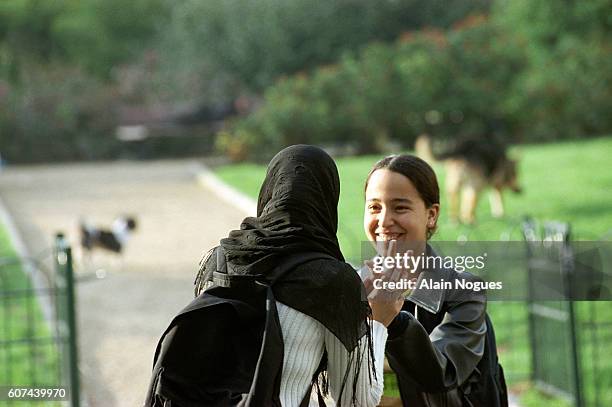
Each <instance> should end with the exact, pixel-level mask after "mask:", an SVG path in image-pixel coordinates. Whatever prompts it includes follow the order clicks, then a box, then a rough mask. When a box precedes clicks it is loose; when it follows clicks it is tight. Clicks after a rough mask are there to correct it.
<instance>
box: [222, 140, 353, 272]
mask: <svg viewBox="0 0 612 407" xmlns="http://www.w3.org/2000/svg"><path fill="white" fill-rule="evenodd" d="M339 196H340V180H339V177H338V170H337V169H336V164H335V163H334V161H333V160H332V159H331V157H330V156H329V155H327V153H325V152H324V151H323V150H321V149H320V148H317V147H314V146H307V145H295V146H291V147H288V148H285V149H284V150H282V151H281V152H279V153H278V154H276V156H275V157H274V158H273V159H272V161H271V162H270V164H269V165H268V170H267V173H266V178H265V180H264V182H263V184H262V186H261V190H260V191H259V199H258V200H257V217H256V218H246V219H245V220H244V221H243V222H242V224H241V225H240V230H234V231H232V232H231V233H230V234H229V236H228V237H227V238H225V239H222V240H221V247H222V248H223V250H224V252H225V254H226V258H227V262H228V264H229V265H230V267H231V270H229V271H230V272H231V273H236V274H266V273H267V272H268V271H270V270H271V269H272V268H273V267H274V265H276V263H277V262H278V260H279V259H280V258H282V257H283V256H286V255H287V254H289V253H295V252H300V251H304V252H306V251H308V252H321V253H325V254H328V255H330V256H332V257H335V258H336V259H338V260H340V261H343V260H344V257H343V256H342V253H341V252H340V246H339V245H338V239H337V238H336V232H337V230H338V210H337V207H338V198H339Z"/></svg>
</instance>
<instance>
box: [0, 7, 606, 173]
mask: <svg viewBox="0 0 612 407" xmlns="http://www.w3.org/2000/svg"><path fill="white" fill-rule="evenodd" d="M611 3H612V1H611V0H590V1H588V2H577V1H558V0H539V1H537V2H534V1H528V0H512V1H509V0H406V1H400V0H395V1H393V0H380V1H369V0H338V1H333V2H329V1H322V0H316V1H312V0H284V1H280V0H258V1H247V0H226V1H223V2H212V1H206V2H202V1H196V0H175V1H170V0H133V1H131V2H124V1H120V0H57V1H54V2H49V1H45V0H10V1H3V2H0V154H2V157H3V159H5V160H8V161H9V162H41V161H58V160H89V159H109V158H117V157H132V158H149V157H164V156H180V155H190V154H191V155H193V154H200V153H204V152H210V151H212V148H213V144H214V145H215V146H216V148H217V149H218V151H220V152H223V153H225V154H226V155H228V156H229V157H231V158H232V159H234V160H242V159H267V158H269V157H270V156H271V155H272V154H273V153H274V152H275V151H278V150H279V149H280V148H282V147H283V146H285V145H287V144H291V143H296V142H302V143H316V144H321V145H328V146H334V147H337V148H339V149H343V151H348V152H352V153H376V152H379V151H381V150H383V149H385V148H387V147H388V146H389V145H397V146H400V147H403V146H411V145H412V143H413V141H414V139H415V138H416V137H417V136H418V135H419V134H421V133H423V132H428V133H430V134H432V135H434V136H435V137H437V138H440V139H442V140H444V139H452V138H455V137H460V136H478V137H483V138H488V137H495V138H501V139H503V140H505V141H506V142H508V143H515V142H528V141H549V140H556V139H562V138H581V137H589V136H598V135H603V134H609V133H611V132H612V118H611V117H612V116H610V114H609V112H610V111H611V110H612V95H611V90H612V86H611V85H610V81H611V79H612V66H611V65H612V58H610V57H611V52H610V48H611V46H610V44H612V41H610V39H611V38H610V33H611V30H610V28H611V27H610V26H611V24H612V19H611V18H610V13H609V10H611V9H612V4H611ZM240 100H242V101H244V100H246V101H247V103H246V107H244V106H243V107H242V108H237V109H234V110H232V109H225V110H224V111H227V112H230V111H231V112H232V113H239V114H237V115H233V117H231V118H229V119H227V120H225V121H224V124H223V125H221V126H219V125H210V126H204V127H200V128H197V129H196V128H192V127H187V128H184V129H183V130H182V131H181V132H180V137H170V136H169V135H168V137H163V136H164V135H166V130H165V129H167V128H169V127H168V126H158V127H160V128H161V130H160V131H158V132H157V133H156V134H157V135H158V136H160V137H156V138H155V140H149V141H147V140H144V141H139V142H138V143H134V142H131V143H130V142H125V141H124V142H121V141H120V140H118V138H117V137H116V129H117V127H118V126H120V125H125V124H130V125H134V124H138V121H137V120H134V119H133V118H132V119H130V117H129V115H126V114H125V112H126V111H128V110H129V109H130V108H132V109H134V108H139V109H141V110H143V111H151V110H155V111H157V112H165V113H163V114H161V116H162V117H166V122H164V120H162V119H159V116H160V115H159V114H158V115H157V119H156V120H157V124H158V125H159V122H160V121H161V122H162V124H163V123H165V124H167V122H172V123H173V119H172V117H175V116H176V115H174V114H175V113H176V112H181V111H182V112H184V111H186V110H188V109H187V108H186V107H192V108H193V109H195V110H196V111H197V109H200V111H201V110H202V108H206V109H208V110H206V111H221V110H223V109H220V108H218V107H220V106H221V107H222V106H224V105H235V104H236V102H237V101H240ZM243 104H244V103H243ZM193 109H192V110H193ZM215 109H216V110H215ZM173 115H174V116H173ZM144 116H146V115H144ZM126 117H127V118H126ZM194 117H195V116H194ZM141 121H142V122H143V123H141V124H145V125H146V124H147V123H146V121H147V120H146V119H142V115H141ZM192 121H193V120H192ZM168 134H172V135H176V132H174V133H170V132H169V131H168Z"/></svg>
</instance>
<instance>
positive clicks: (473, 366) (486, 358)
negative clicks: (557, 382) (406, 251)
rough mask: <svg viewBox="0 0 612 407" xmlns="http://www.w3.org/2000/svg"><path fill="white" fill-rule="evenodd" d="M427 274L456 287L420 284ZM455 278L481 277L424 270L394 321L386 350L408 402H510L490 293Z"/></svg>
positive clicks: (487, 406)
mask: <svg viewBox="0 0 612 407" xmlns="http://www.w3.org/2000/svg"><path fill="white" fill-rule="evenodd" d="M424 279H427V280H429V281H430V282H431V281H434V282H439V283H444V282H448V283H450V284H451V285H452V287H453V288H448V287H443V288H440V289H419V288H418V287H420V284H421V281H422V280H424ZM456 280H465V281H470V282H476V281H480V279H478V278H477V277H475V276H473V275H471V274H469V273H467V272H463V273H458V272H456V271H454V270H452V269H439V270H435V271H424V272H422V273H421V275H420V276H419V279H418V282H417V289H415V290H414V291H413V292H412V293H411V295H410V296H409V297H408V298H407V300H406V301H405V303H404V306H403V310H402V312H401V313H400V314H399V315H398V316H397V317H396V319H395V320H394V321H393V323H392V324H391V325H390V326H389V337H388V339H387V346H386V355H387V359H388V361H389V365H390V366H391V368H392V369H393V371H394V372H395V373H396V375H397V379H398V380H397V381H398V386H399V390H400V395H401V397H402V402H403V405H404V406H410V407H421V406H432V407H437V406H448V407H464V406H474V407H503V406H507V391H506V385H505V382H504V377H503V371H502V370H501V366H499V364H498V360H497V349H496V346H495V334H494V332H493V326H492V324H491V322H490V320H489V318H488V316H487V314H486V296H485V293H484V291H478V292H477V291H474V290H461V289H459V290H457V289H455V288H454V287H455V281H456Z"/></svg>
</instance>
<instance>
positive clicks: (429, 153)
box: [414, 133, 439, 164]
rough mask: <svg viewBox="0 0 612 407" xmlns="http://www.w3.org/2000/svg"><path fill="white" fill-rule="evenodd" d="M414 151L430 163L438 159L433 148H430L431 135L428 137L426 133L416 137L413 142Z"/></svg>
mask: <svg viewBox="0 0 612 407" xmlns="http://www.w3.org/2000/svg"><path fill="white" fill-rule="evenodd" d="M414 151H415V153H416V155H417V157H419V158H421V159H423V160H425V161H427V162H428V163H430V164H432V163H434V162H436V161H438V160H439V159H438V158H437V157H436V156H435V155H434V153H433V149H432V148H431V137H429V135H428V134H425V133H423V134H421V135H420V136H419V137H417V139H416V141H415V142H414Z"/></svg>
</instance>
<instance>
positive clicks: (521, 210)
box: [216, 137, 612, 407]
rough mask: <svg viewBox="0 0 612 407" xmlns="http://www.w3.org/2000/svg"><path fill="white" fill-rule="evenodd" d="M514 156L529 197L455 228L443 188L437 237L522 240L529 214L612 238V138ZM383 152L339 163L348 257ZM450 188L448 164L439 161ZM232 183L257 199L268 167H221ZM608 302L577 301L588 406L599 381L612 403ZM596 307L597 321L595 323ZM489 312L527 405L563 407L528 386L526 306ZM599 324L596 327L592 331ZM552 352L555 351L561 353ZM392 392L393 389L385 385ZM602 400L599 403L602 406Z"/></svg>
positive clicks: (482, 207) (483, 204) (533, 148)
mask: <svg viewBox="0 0 612 407" xmlns="http://www.w3.org/2000/svg"><path fill="white" fill-rule="evenodd" d="M511 153H512V154H518V156H519V157H520V165H519V171H520V175H519V177H520V183H521V186H522V187H523V190H524V192H523V194H520V195H515V194H512V193H511V192H506V193H505V194H504V204H505V209H506V217H505V218H504V219H494V218H492V217H491V215H490V210H489V202H488V196H486V195H485V196H483V197H482V198H481V200H480V202H479V205H478V208H477V220H478V221H477V224H475V225H473V226H465V225H456V224H451V223H450V222H448V219H447V215H446V210H445V209H446V197H445V196H444V193H443V192H442V193H441V206H442V214H441V217H440V220H439V222H438V225H439V227H438V232H437V233H436V235H435V236H434V238H433V240H434V241H436V240H438V241H445V240H446V241H455V240H456V239H457V238H458V237H460V236H465V237H467V238H468V239H469V240H482V241H498V240H517V241H520V240H522V235H521V228H520V223H521V220H522V219H523V217H524V216H526V215H530V216H532V217H534V218H535V219H538V220H540V221H545V220H560V221H565V222H569V223H570V224H571V228H572V235H573V238H574V239H579V240H599V239H604V238H605V240H609V239H610V237H612V236H611V232H612V210H611V209H612V163H611V161H610V157H612V137H607V138H600V139H592V140H586V141H572V142H562V143H555V144H546V145H525V146H521V147H518V148H515V149H514V150H513V151H512V152H511ZM380 158H381V156H363V157H351V158H339V159H337V160H336V162H337V165H338V170H339V173H340V181H341V194H340V203H339V231H338V236H339V240H340V245H341V247H342V250H343V252H344V253H345V255H346V257H347V258H349V259H351V260H352V261H359V258H360V245H361V242H362V241H363V240H364V239H365V235H364V232H363V226H362V218H363V208H364V201H363V197H364V192H363V188H364V180H365V177H366V175H367V174H368V172H369V170H370V168H371V167H372V165H373V164H374V163H375V162H376V161H377V160H378V159H380ZM434 169H435V170H436V173H437V174H438V177H439V182H440V189H441V191H444V178H445V174H444V168H443V166H442V165H440V164H436V165H434ZM216 173H217V175H218V176H219V177H220V178H221V179H222V180H224V181H225V182H227V183H228V184H230V185H232V186H234V187H236V188H237V189H239V190H241V191H243V192H244V193H246V194H247V195H249V196H251V197H253V198H256V197H257V194H258V192H259V186H260V185H261V182H262V181H263V179H264V176H265V166H263V165H254V164H239V165H230V166H224V167H220V168H217V169H216ZM236 226H238V225H236ZM610 305H611V304H610V303H609V302H598V303H580V304H577V310H578V315H579V320H580V321H581V323H583V325H582V326H581V327H582V330H583V332H581V333H580V337H579V341H580V351H581V358H582V360H583V369H584V372H585V373H584V378H583V388H584V392H585V393H587V397H586V398H587V401H589V402H590V404H589V405H593V406H595V405H596V403H595V401H594V400H593V396H592V395H593V393H594V391H593V389H594V387H595V385H596V383H597V382H599V387H600V388H602V389H607V391H605V390H604V392H603V393H604V398H603V399H600V400H599V405H601V406H603V405H612V392H611V391H609V389H610V388H612V362H608V361H607V360H609V358H605V356H606V355H608V354H610V353H611V352H612V326H611V325H607V326H606V325H605V324H610V323H612V307H610ZM593 310H594V312H595V315H596V320H595V321H594V324H592V325H588V319H589V318H591V315H592V313H593ZM489 313H490V314H491V318H492V320H493V321H494V324H495V327H496V334H497V341H498V346H499V353H500V359H501V362H502V364H503V365H504V368H505V371H506V375H507V378H508V381H509V384H510V386H511V387H512V388H514V389H515V390H518V391H521V394H522V397H521V402H522V403H523V405H525V406H527V407H540V406H549V407H553V406H554V407H557V406H559V407H564V406H566V405H568V404H567V403H566V402H564V401H563V400H560V399H555V398H548V397H546V396H544V395H542V394H541V393H540V392H538V391H536V390H535V389H534V388H533V386H531V385H530V384H529V383H528V379H529V372H530V363H531V361H530V351H529V346H530V345H529V336H528V329H527V322H526V321H527V307H526V305H525V304H524V303H521V302H503V303H502V302H491V303H490V304H489ZM587 326H591V327H592V326H596V327H598V328H597V329H596V330H593V329H590V330H585V329H586V327H587ZM554 351H555V350H554V349H551V350H550V352H554ZM386 393H387V394H389V392H388V391H387V390H386ZM599 405H598V407H599Z"/></svg>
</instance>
